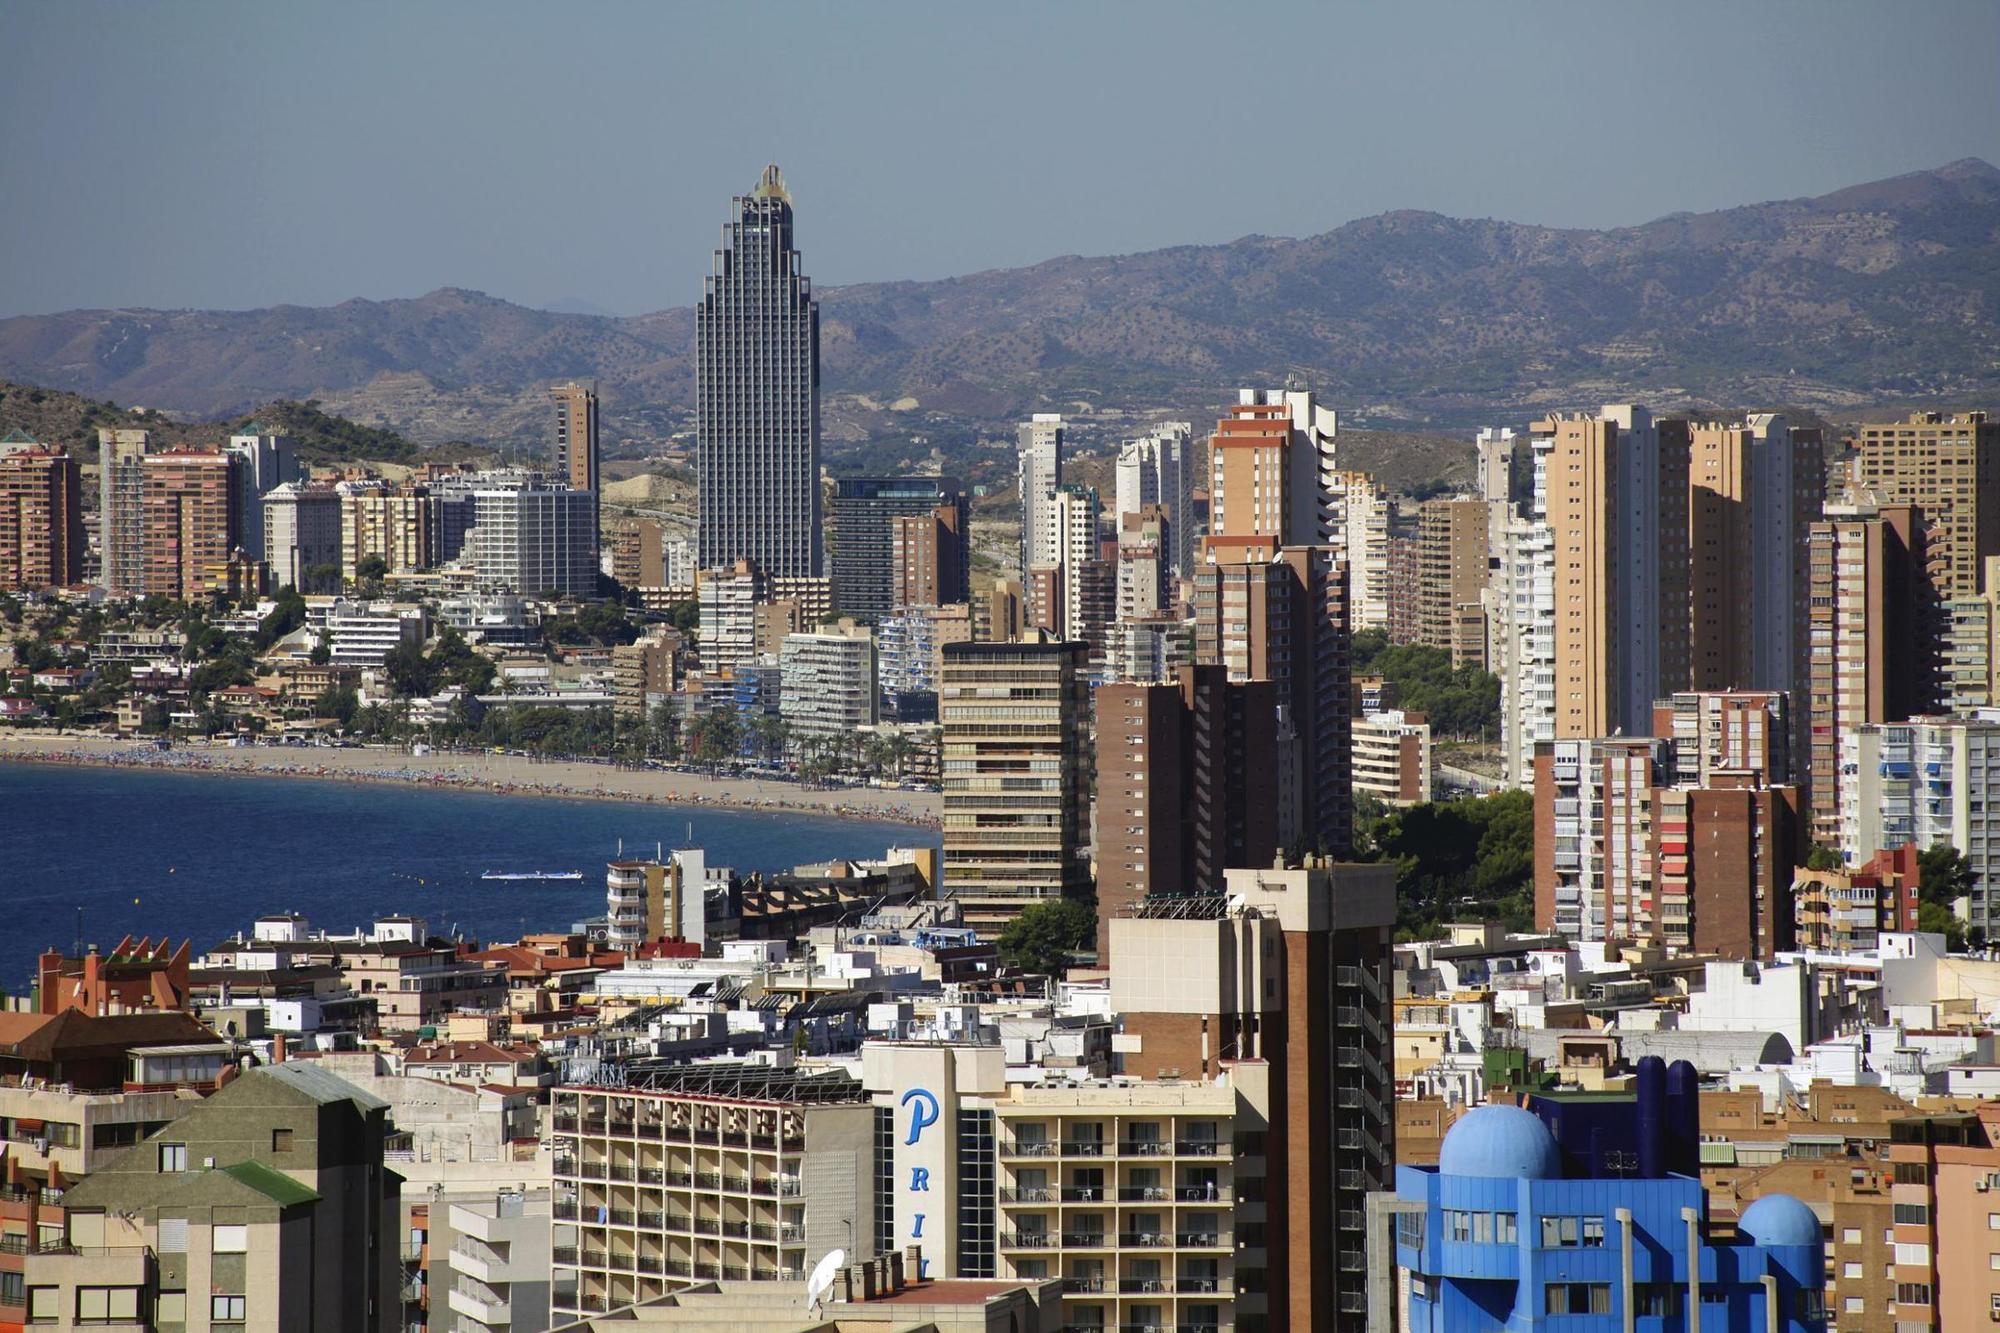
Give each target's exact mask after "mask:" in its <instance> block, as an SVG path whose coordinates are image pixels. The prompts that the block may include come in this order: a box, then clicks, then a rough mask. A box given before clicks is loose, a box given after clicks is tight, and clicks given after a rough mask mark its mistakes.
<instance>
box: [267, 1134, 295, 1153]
mask: <svg viewBox="0 0 2000 1333" xmlns="http://www.w3.org/2000/svg"><path fill="white" fill-rule="evenodd" d="M291 1150H292V1131H291V1130H289V1129H274V1130H272V1131H271V1151H272V1152H290V1151H291Z"/></svg>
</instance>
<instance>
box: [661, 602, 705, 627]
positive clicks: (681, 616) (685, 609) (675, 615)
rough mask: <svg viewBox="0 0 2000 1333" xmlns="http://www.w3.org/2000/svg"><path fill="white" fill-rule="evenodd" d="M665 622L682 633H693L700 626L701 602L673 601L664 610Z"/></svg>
mask: <svg viewBox="0 0 2000 1333" xmlns="http://www.w3.org/2000/svg"><path fill="white" fill-rule="evenodd" d="M666 617H667V623H668V624H669V625H672V626H673V627H674V628H675V629H677V630H679V631H680V632H681V633H683V634H693V633H694V632H695V631H697V630H699V629H700V628H701V603H699V602H695V601H686V602H675V603H674V604H673V605H672V606H669V607H668V608H667V610H666Z"/></svg>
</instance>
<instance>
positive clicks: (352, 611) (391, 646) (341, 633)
mask: <svg viewBox="0 0 2000 1333" xmlns="http://www.w3.org/2000/svg"><path fill="white" fill-rule="evenodd" d="M325 629H326V635H327V637H328V639H329V640H330V641H331V643H330V647H331V651H332V653H333V660H334V661H335V662H337V663H340V664H342V665H344V666H381V665H382V662H383V659H384V658H386V657H388V656H389V654H390V653H392V652H394V651H395V650H396V649H398V648H400V647H402V646H403V645H404V644H415V645H416V646H418V647H422V646H423V642H424V640H425V639H426V638H427V637H429V618H428V617H427V616H426V615H425V613H424V609H423V608H422V607H420V606H397V605H394V604H392V603H384V602H373V603H369V604H366V605H362V604H358V603H354V602H348V601H336V602H334V603H333V605H332V606H330V607H328V608H327V611H326V620H325Z"/></svg>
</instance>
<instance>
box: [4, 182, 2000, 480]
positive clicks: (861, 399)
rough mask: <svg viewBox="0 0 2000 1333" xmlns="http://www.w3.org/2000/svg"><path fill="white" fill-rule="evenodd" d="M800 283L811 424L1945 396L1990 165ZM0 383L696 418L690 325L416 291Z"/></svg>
mask: <svg viewBox="0 0 2000 1333" xmlns="http://www.w3.org/2000/svg"><path fill="white" fill-rule="evenodd" d="M819 295H820V297H821V300H822V362H823V367H824V376H825V386H826V390H827V395H828V418H829V419H828V433H829V437H830V440H839V439H840V438H843V437H844V436H845V437H851V438H862V437H866V436H867V435H868V434H870V433H871V432H876V431H882V430H889V431H892V432H894V431H901V432H915V433H924V432H932V433H936V434H939V435H941V436H952V435H954V434H956V435H957V436H959V437H961V438H963V437H968V436H976V435H979V434H982V433H987V432H990V431H993V430H996V429H998V428H999V427H1000V426H1002V425H1003V424H1004V423H1005V422H1006V421H1007V420H1009V419H1011V418H1013V417H1015V416H1018V415H1019V414H1020V413H1022V412H1024V411H1029V410H1035V409H1041V408H1047V407H1050V406H1063V407H1066V408H1070V409H1071V410H1079V409H1078V405H1079V404H1082V405H1085V406H1087V407H1090V408H1102V409H1107V410H1108V409H1159V410H1163V411H1164V410H1176V411H1178V412H1179V413H1180V414H1181V415H1188V414H1190V413H1194V412H1196V411H1204V410H1206V409H1208V408H1210V407H1213V406H1215V405H1217V404H1219V403H1221V402H1224V401H1227V399H1228V396H1229V391H1230V390H1231V388H1232V387H1233V386H1235V385H1236V384H1239V383H1245V382H1269V381H1271V380H1273V379H1278V378H1283V377H1286V376H1291V375H1301V376H1304V377H1307V378H1309V379H1310V380H1311V381H1312V382H1313V383H1314V384H1315V385H1316V386H1318V387H1319V388H1320V389H1321V391H1322V392H1323V393H1324V394H1326V395H1327V396H1329V397H1331V398H1334V399H1335V400H1336V401H1337V402H1339V404H1340V405H1341V406H1342V408H1343V409H1345V410H1347V411H1348V412H1350V413H1351V414H1353V415H1354V416H1355V418H1356V419H1357V420H1369V421H1373V422H1376V423H1378V424H1382V425H1385V426H1393V425H1408V426H1417V427H1425V426H1431V427H1436V426H1443V427H1447V428H1460V427H1463V426H1464V425H1467V424H1471V423H1474V422H1478V421H1484V420H1513V419H1518V418H1519V417H1520V416H1521V415H1523V414H1526V413H1532V412H1538V411H1542V410H1546V409H1549V408H1553V407H1567V406H1579V405H1586V404H1589V403H1593V402H1599V401H1612V400H1615V399H1618V398H1622V397H1644V398H1645V399H1646V400H1647V401H1649V402H1652V403H1654V404H1656V405H1657V406H1659V407H1661V408H1665V409H1694V410H1704V409H1716V410H1726V409H1730V408H1734V407H1745V406H1753V405H1772V404H1784V405H1797V406H1803V407H1810V408H1814V409H1819V410H1833V411H1838V410H1843V409H1847V408H1853V407H1858V406H1862V405H1867V404H1873V403H1878V402H1889V401H1902V400H1916V399H1926V400H1940V401H1942V400H1953V401H1958V400H1963V401H1971V400H1973V399H1975V398H1979V397H1982V396H1986V397H1991V396H1994V395H1995V393H1996V390H2000V169H1996V168H1995V167H1994V166H1992V165H1991V164H1989V163H1987V162H1985V161H1983V160H1981V159H1977V158H1965V159H1960V160H1958V161H1956V162H1952V163H1948V164H1946V165H1944V166H1942V167H1939V168H1935V169H1932V170H1927V171H1918V172H1909V173H1905V174H1902V175H1899V176H1893V177H1888V178H1885V179H1883V180H1878V181H1870V182H1862V183H1859V184H1856V185H1852V186H1848V187H1845V188H1843V189H1840V190H1836V191H1833V192H1832V193H1829V194H1826V195H1820V196H1816V197H1810V198H1799V199H1788V200H1776V201H1769V202H1765V203H1758V204H1745V205H1740V206H1737V207H1734V208H1728V209H1720V210H1715V211H1712V212H1705V213H1673V214H1668V215H1665V216H1663V217H1660V218H1657V219H1654V220H1653V221H1651V222H1645V223H1640V224H1636V225H1633V226H1629V227H1621V228H1612V229H1606V230H1591V229H1585V228H1561V227H1552V226H1545V225H1540V224H1531V223H1515V222H1507V221H1504V220H1499V219H1492V218H1474V219H1465V218H1453V217H1450V216H1448V215H1446V214H1441V213H1436V212H1428V211H1422V210H1394V211H1391V212H1387V213H1381V214H1376V215H1374V216H1372V217H1367V218H1359V219H1356V220H1354V221H1352V222H1348V223H1344V224H1342V225H1340V226H1338V227H1335V228H1333V229H1331V230H1328V231H1323V232H1319V233H1316V234H1313V235H1309V236H1304V237H1298V238H1291V237H1275V236H1265V235H1251V236H1245V237H1240V238H1238V239H1237V240H1234V241H1228V242H1223V243H1220V244H1215V245H1182V246H1173V247H1168V248H1166V249H1161V250H1153V251H1145V252H1140V253H1137V254H1131V255H1116V256H1083V255H1062V256H1055V257H1052V258H1050V259H1047V260H1043V261H1041V262H1039V263H1037V264H1033V265H1028V266H1025V267H1019V268H995V269H986V270H981V271H979V272H975V273H969V274H965V275H961V276H958V277H954V278H946V279H937V280H925V281H920V280H896V281H890V282H878V283H862V284H854V285H850V286H846V287H824V288H821V289H820V291H819ZM0 377H6V378H11V379H15V380H24V381H32V382H34V383H38V384H45V385H48V386H49V387H52V388H58V389H66V390H73V391H76V392H80V393H85V394H88V395H91V396H92V397H102V398H116V399H117V400H119V401H121V402H138V403H144V404H145V405H147V406H149V407H153V408H156V409H161V410H166V411H170V412H175V413H180V414H187V415H192V416H198V417H212V418H220V417H225V416H228V415H231V414H232V413H237V412H242V411H246V410H249V409H251V408H254V407H256V406H257V405H259V404H261V403H264V402H268V401H270V400H271V399H274V398H285V399H297V400H303V399H308V398H315V399H319V400H321V401H323V402H324V403H325V404H326V405H327V406H328V408H329V410H332V411H336V412H339V413H341V414H342V415H345V416H349V417H352V418H354V419H356V420H358V421H362V422H366V423H368V424H372V425H382V426H389V427H393V428H395V429H398V430H401V431H403V432H405V433H406V434H408V435H410V437H411V438H413V439H416V440H419V441H433V440H444V439H474V440H485V441H489V442H493V443H500V444H505V443H510V442H523V441H526V440H531V439H539V438H540V437H541V436H542V435H543V434H544V433H545V429H546V404H545V399H544V397H543V388H544V386H546V385H547V384H548V383H550V382H553V381H557V380H562V379H568V378H588V379H596V380H598V381H599V383H600V385H601V386H602V389H603V393H604V397H605V420H606V424H607V430H608V431H610V432H613V433H614V434H616V435H618V436H619V437H621V438H624V439H628V440H630V441H633V442H635V443H644V442H657V441H660V440H664V439H667V438H669V437H671V436H672V435H674V434H675V433H677V432H683V431H685V430H686V429H687V428H688V427H689V426H690V424H691V413H690V405H691V399H692V389H693V312H692V309H691V307H686V306H682V307H674V308H668V309H662V310H656V311H652V312H649V313H646V314H641V315H633V316H622V317H619V316H603V315H591V314H580V313H561V312H553V311H546V310H536V309H533V308H530V307H527V306H521V305H516V304H513V303H511V302H508V301H504V300H501V299H500V298H497V297H492V296H489V295H486V294H485V293H481V292H476V291H473V290H470V289H466V288H455V287H441V288H438V289H436V290H434V291H432V292H430V293H427V294H426V295H424V296H421V297H414V298H390V299H387V300H373V299H367V298H352V299H350V300H347V301H344V302H341V303H340V304H338V305H333V306H322V307H313V306H297V305H284V306H272V307H265V308H262V309H256V310H248V311H206V310H181V311H165V310H149V309H144V308H125V309H117V310H95V311H89V310H86V311H67V312H61V313H58V314H51V315H23V316H16V317H13V318H10V319H5V320H0ZM912 399H914V400H915V404H916V406H915V408H914V410H911V409H908V408H907V407H906V409H905V410H904V411H902V412H897V413H892V412H889V411H887V410H886V409H881V408H879V407H877V406H874V405H875V404H879V403H895V402H899V401H902V402H905V403H907V400H912ZM1082 414H1083V415H1086V416H1087V415H1089V414H1088V412H1087V411H1085V412H1083V413H1082Z"/></svg>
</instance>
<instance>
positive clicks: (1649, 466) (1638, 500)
mask: <svg viewBox="0 0 2000 1333" xmlns="http://www.w3.org/2000/svg"><path fill="white" fill-rule="evenodd" d="M1534 430H1535V434H1536V435H1537V436H1538V437H1543V438H1545V439H1546V441H1547V449H1546V466H1547V473H1546V475H1547V521H1548V526H1549V531H1550V536H1551V538H1552V540H1553V545H1554V565H1555V569H1554V575H1555V622H1554V627H1553V628H1554V641H1555V642H1554V649H1555V719H1554V722H1555V734H1556V736H1558V737H1592V736H1609V735H1612V734H1614V733H1617V732H1621V731H1622V732H1624V733H1625V734H1626V735H1639V734H1641V733H1643V731H1644V730H1645V728H1646V726H1647V724H1648V722H1649V721H1650V720H1651V715H1652V706H1653V700H1654V699H1656V698H1659V697H1660V696H1661V695H1663V694H1666V693H1670V692H1672V691H1673V690H1676V689H1681V688H1684V687H1685V684H1686V681H1687V672H1688V666H1687V650H1688V644H1687V625H1688V614H1687V574H1686V570H1687V530H1688V519H1687V513H1688V508H1687V506H1688V426H1687V423H1686V422H1683V421H1663V422H1659V423H1657V424H1655V423H1654V422H1653V420H1652V416H1651V414H1650V413H1648V412H1647V410H1646V409H1645V408H1643V407H1632V406H1613V407H1607V408H1605V409H1604V411H1603V413H1602V414H1600V415H1598V416H1595V417H1590V416H1583V415H1577V416H1564V417H1553V418H1550V419H1549V420H1546V421H1542V422H1538V423H1536V425H1535V427H1534Z"/></svg>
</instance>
